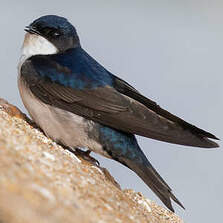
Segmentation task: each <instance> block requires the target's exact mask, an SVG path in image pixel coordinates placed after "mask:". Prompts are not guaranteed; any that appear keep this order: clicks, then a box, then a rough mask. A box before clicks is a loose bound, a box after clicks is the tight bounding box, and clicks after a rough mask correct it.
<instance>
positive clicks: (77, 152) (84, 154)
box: [74, 148, 100, 166]
mask: <svg viewBox="0 0 223 223" xmlns="http://www.w3.org/2000/svg"><path fill="white" fill-rule="evenodd" d="M90 153H91V151H90V150H87V151H83V150H81V149H78V148H75V151H74V154H75V155H79V156H81V157H82V158H83V159H84V160H86V161H88V162H90V163H92V164H93V165H96V166H100V163H99V162H98V160H96V159H95V158H94V157H92V156H90Z"/></svg>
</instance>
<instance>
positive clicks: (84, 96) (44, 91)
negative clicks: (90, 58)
mask: <svg viewBox="0 0 223 223" xmlns="http://www.w3.org/2000/svg"><path fill="white" fill-rule="evenodd" d="M60 69H61V68H60ZM43 72H44V69H43V68H41V72H39V71H38V68H37V67H35V68H34V66H33V65H32V61H31V60H29V61H27V62H25V64H24V65H23V66H22V71H21V76H22V78H23V79H24V81H25V82H26V84H28V85H29V88H30V89H31V91H32V93H33V94H34V95H35V96H36V97H37V98H39V99H41V100H42V101H44V102H45V103H47V104H50V105H53V106H56V107H58V108H61V109H65V110H67V111H70V112H72V113H75V114H77V115H80V116H83V117H85V118H87V119H91V120H93V121H96V122H99V123H101V124H104V125H108V126H110V127H113V128H115V129H119V130H122V131H125V132H129V133H133V134H137V135H141V136H145V137H149V138H153V139H157V140H161V141H165V142H170V143H176V144H181V145H188V146H197V147H206V148H212V147H218V144H216V143H215V142H213V141H211V140H209V139H208V138H215V139H216V137H214V136H213V135H212V134H210V133H207V132H205V131H203V130H201V129H198V128H196V127H195V126H192V125H190V124H189V123H186V122H184V121H183V120H182V119H179V118H177V117H176V116H174V115H172V114H170V113H168V112H167V111H165V110H163V109H161V108H160V107H159V106H157V105H156V104H155V103H154V102H152V101H150V100H149V99H147V98H145V97H143V96H142V95H140V94H139V93H138V92H137V91H136V90H135V89H134V88H132V87H131V86H130V85H128V84H127V83H125V82H124V81H121V80H120V79H117V80H116V82H117V83H116V89H115V88H113V87H111V86H109V85H105V86H102V87H97V88H93V89H90V90H89V89H86V88H84V89H75V88H72V87H65V86H63V84H62V83H58V82H55V81H53V80H52V79H51V78H50V76H47V78H46V76H44V77H43V75H39V74H40V73H41V74H43ZM46 72H48V69H47V71H46ZM60 72H61V71H60ZM83 75H84V74H83ZM118 81H119V82H120V83H118ZM124 88H127V89H128V91H127V90H125V91H124V90H123V89H124ZM182 123H183V124H182ZM185 123H186V124H185Z"/></svg>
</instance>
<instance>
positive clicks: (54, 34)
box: [52, 31, 61, 37]
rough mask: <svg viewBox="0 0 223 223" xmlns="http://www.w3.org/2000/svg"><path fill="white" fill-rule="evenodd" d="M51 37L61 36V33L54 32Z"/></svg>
mask: <svg viewBox="0 0 223 223" xmlns="http://www.w3.org/2000/svg"><path fill="white" fill-rule="evenodd" d="M52 35H53V36H55V37H58V36H60V35H61V33H59V32H58V31H54V32H53V33H52Z"/></svg>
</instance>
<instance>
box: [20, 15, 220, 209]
mask: <svg viewBox="0 0 223 223" xmlns="http://www.w3.org/2000/svg"><path fill="white" fill-rule="evenodd" d="M25 31H26V34H25V39H24V43H23V46H22V55H21V58H20V62H19V65H18V87H19V92H20V95H21V98H22V101H23V103H24V106H25V108H26V109H27V110H28V112H29V114H30V116H31V118H32V119H33V120H34V121H35V122H36V124H37V125H38V126H39V127H40V128H41V129H42V130H43V131H44V133H45V134H46V135H47V136H48V137H50V138H52V139H53V140H55V141H56V142H58V143H61V144H62V145H64V146H66V147H69V148H71V149H73V150H74V151H75V149H76V148H87V149H89V150H90V151H93V152H96V153H99V154H101V155H103V156H105V157H108V158H110V159H113V160H116V161H118V162H120V163H121V164H123V165H125V166H127V167H128V168H130V169H131V170H132V171H134V172H135V173H136V174H137V175H138V176H139V177H140V178H141V179H142V180H143V181H144V182H145V183H146V184H147V185H148V186H149V187H150V189H151V190H152V191H153V192H154V193H155V194H156V195H157V196H158V197H159V198H160V200H161V201H162V202H163V203H164V204H165V205H166V207H168V208H169V209H170V210H171V211H173V212H174V209H173V207H172V203H171V201H172V200H173V201H174V202H176V203H177V204H178V205H180V206H181V207H182V208H184V207H183V205H182V204H181V202H180V201H179V200H178V199H177V198H176V197H175V195H174V194H173V192H172V190H171V188H170V187H169V186H168V185H167V183H166V182H165V181H164V180H163V178H162V177H161V176H160V175H159V174H158V172H157V171H156V170H155V169H154V167H153V166H152V165H151V163H150V162H149V161H148V159H147V158H146V156H145V155H144V153H143V152H142V150H141V148H140V146H139V144H138V143H137V140H136V137H135V135H140V136H144V137H148V138H151V139H155V140H160V141H164V142H168V143H174V144H180V145H186V146H193V147H204V148H215V147H218V144H217V143H215V142H214V141H212V140H211V139H214V140H217V139H218V138H217V137H216V136H214V135H213V134H211V133H209V132H207V131H205V130H202V129H200V128H198V127H196V126H194V125H192V124H190V123H188V122H186V121H184V120H183V119H181V118H179V117H177V116H175V115H173V114H171V113H170V112H168V111H166V110H164V109H163V108H161V107H160V106H159V105H158V104H156V103H155V102H154V101H152V100H150V99H148V98H147V97H145V96H143V95H142V94H140V92H139V91H137V90H136V89H135V88H134V87H132V86H131V85H130V84H128V83H127V82H125V81H124V80H122V79H120V78H119V77H117V76H115V75H113V74H112V73H111V72H109V71H108V70H106V69H105V68H104V67H103V66H102V65H100V64H99V63H98V62H97V61H96V60H94V59H93V58H92V57H91V56H90V55H89V54H88V53H87V52H86V51H85V50H84V49H83V48H82V47H81V44H80V39H79V37H78V34H77V31H76V29H75V28H74V26H73V25H72V24H71V23H70V22H69V21H68V20H67V19H65V18H63V17H59V16H56V15H47V16H42V17H40V18H38V19H36V20H35V21H33V22H32V23H31V24H30V25H29V26H27V27H26V29H25Z"/></svg>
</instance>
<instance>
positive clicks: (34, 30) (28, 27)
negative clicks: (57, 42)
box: [24, 26, 40, 35]
mask: <svg viewBox="0 0 223 223" xmlns="http://www.w3.org/2000/svg"><path fill="white" fill-rule="evenodd" d="M24 30H25V31H26V32H28V33H31V34H38V35H40V33H39V32H38V31H37V30H36V29H35V28H34V27H32V26H26V27H25V29H24Z"/></svg>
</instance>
